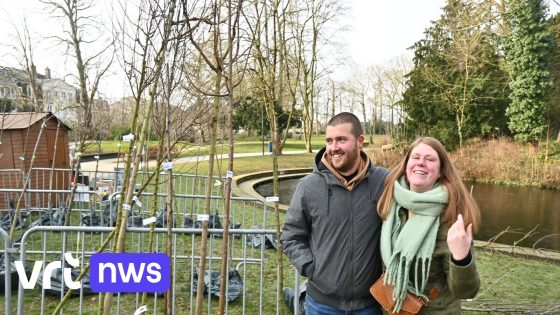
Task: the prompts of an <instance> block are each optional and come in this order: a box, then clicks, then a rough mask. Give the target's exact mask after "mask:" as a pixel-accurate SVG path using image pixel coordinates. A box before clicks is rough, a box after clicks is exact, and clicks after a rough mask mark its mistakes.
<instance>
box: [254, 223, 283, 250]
mask: <svg viewBox="0 0 560 315" xmlns="http://www.w3.org/2000/svg"><path fill="white" fill-rule="evenodd" d="M251 230H262V227H260V226H252V227H251ZM263 238H264V248H274V249H276V248H278V242H277V241H276V236H275V235H274V234H264V235H263V234H253V235H247V244H248V245H250V246H251V247H253V248H260V247H261V245H262V244H263Z"/></svg>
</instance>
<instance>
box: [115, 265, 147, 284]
mask: <svg viewBox="0 0 560 315" xmlns="http://www.w3.org/2000/svg"><path fill="white" fill-rule="evenodd" d="M118 265H119V273H120V275H121V279H122V281H123V283H129V282H130V277H132V278H134V283H139V282H140V281H141V280H142V275H143V274H144V267H145V265H146V264H145V263H141V264H140V270H139V271H138V272H136V266H135V265H134V263H128V268H127V269H126V271H125V270H124V267H123V265H122V263H118ZM125 272H126V273H125Z"/></svg>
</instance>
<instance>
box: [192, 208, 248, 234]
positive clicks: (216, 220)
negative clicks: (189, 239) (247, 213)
mask: <svg viewBox="0 0 560 315" xmlns="http://www.w3.org/2000/svg"><path fill="white" fill-rule="evenodd" d="M183 227H185V228H195V229H200V228H202V222H200V221H194V220H193V219H192V218H191V217H190V216H186V217H185V220H184V221H183ZM240 227H241V223H239V222H235V223H231V222H230V223H229V228H230V229H238V228H240ZM208 228H209V229H223V228H224V226H223V225H222V222H221V221H220V216H219V215H218V209H215V210H214V214H211V215H210V218H209V220H208Z"/></svg>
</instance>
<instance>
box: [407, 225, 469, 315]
mask: <svg viewBox="0 0 560 315" xmlns="http://www.w3.org/2000/svg"><path fill="white" fill-rule="evenodd" d="M448 229H449V226H447V225H441V226H440V228H439V231H438V236H437V240H436V247H435V249H434V255H433V256H432V264H431V266H430V275H429V278H428V285H427V290H426V292H429V290H431V288H433V287H434V286H435V285H436V283H437V282H438V281H439V283H440V284H441V285H440V287H442V291H441V292H440V295H439V298H437V299H435V300H433V301H430V304H429V305H428V306H427V307H426V308H425V309H423V310H422V312H420V314H429V315H440V314H441V315H444V314H461V299H470V298H474V297H475V296H476V293H477V292H478V289H479V288H480V279H479V277H478V271H477V269H476V263H475V257H474V256H475V255H474V251H473V248H472V247H471V254H472V257H473V258H472V260H471V262H470V264H469V265H467V266H458V265H456V264H454V263H453V262H451V252H450V251H449V247H448V246H447V231H448ZM411 276H412V275H411Z"/></svg>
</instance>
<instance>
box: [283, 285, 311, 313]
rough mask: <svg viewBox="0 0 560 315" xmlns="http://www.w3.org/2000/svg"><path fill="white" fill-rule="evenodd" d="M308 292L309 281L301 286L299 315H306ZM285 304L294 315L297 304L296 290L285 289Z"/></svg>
mask: <svg viewBox="0 0 560 315" xmlns="http://www.w3.org/2000/svg"><path fill="white" fill-rule="evenodd" d="M306 292H307V281H305V282H303V283H302V284H300V286H299V297H298V303H299V304H298V310H299V315H305V296H306ZM284 303H285V304H286V306H287V307H288V309H289V310H290V312H291V313H292V314H293V313H294V304H295V294H294V289H292V288H284Z"/></svg>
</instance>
